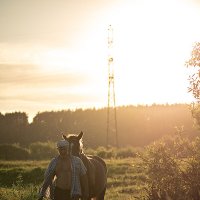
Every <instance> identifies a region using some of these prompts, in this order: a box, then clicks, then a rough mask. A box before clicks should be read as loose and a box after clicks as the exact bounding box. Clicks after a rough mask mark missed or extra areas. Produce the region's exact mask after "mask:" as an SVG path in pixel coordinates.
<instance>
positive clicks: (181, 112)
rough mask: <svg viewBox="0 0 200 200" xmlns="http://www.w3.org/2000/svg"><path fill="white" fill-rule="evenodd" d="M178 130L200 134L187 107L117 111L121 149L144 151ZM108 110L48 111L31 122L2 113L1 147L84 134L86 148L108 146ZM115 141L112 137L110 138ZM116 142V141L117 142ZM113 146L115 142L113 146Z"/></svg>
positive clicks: (156, 106) (24, 144)
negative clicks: (63, 134)
mask: <svg viewBox="0 0 200 200" xmlns="http://www.w3.org/2000/svg"><path fill="white" fill-rule="evenodd" d="M176 127H178V128H181V127H183V130H184V133H185V134H187V135H188V136H190V137H193V136H197V135H198V134H199V133H200V132H199V131H198V130H197V127H194V120H193V118H192V115H191V111H190V109H189V105H187V104H173V105H168V104H166V105H157V104H154V105H151V106H143V105H141V106H122V107H117V128H118V140H119V146H121V147H125V146H134V147H142V146H145V145H148V144H150V143H151V142H153V141H155V140H157V139H159V138H161V137H162V136H164V135H167V134H169V135H173V134H174V133H175V132H176ZM106 128H107V109H106V108H103V109H86V110H82V109H78V110H75V111H71V110H62V111H50V112H49V111H46V112H41V113H38V114H37V115H36V116H35V117H34V118H33V122H32V123H29V122H28V116H27V114H26V113H24V112H15V113H6V114H4V115H3V114H1V113H0V143H1V144H5V143H6V144H13V143H19V144H20V145H22V146H27V145H29V144H30V143H33V142H38V141H40V142H46V141H53V142H55V141H57V140H59V139H61V135H62V132H63V133H65V134H74V133H75V134H78V133H79V132H80V131H83V132H84V145H85V146H86V147H97V146H105V145H106ZM109 137H110V138H109V140H110V142H111V141H112V137H114V136H112V135H111V134H110V135H109ZM114 139H115V138H113V140H114ZM111 145H112V142H111Z"/></svg>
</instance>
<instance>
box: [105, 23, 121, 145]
mask: <svg viewBox="0 0 200 200" xmlns="http://www.w3.org/2000/svg"><path fill="white" fill-rule="evenodd" d="M113 61H114V60H113V28H112V26H111V25H109V27H108V106H107V137H106V145H107V147H108V146H109V145H114V146H116V147H119V144H118V132H117V113H116V102H115V87H114V80H115V79H114V67H113V66H114V63H113ZM113 142H114V144H113Z"/></svg>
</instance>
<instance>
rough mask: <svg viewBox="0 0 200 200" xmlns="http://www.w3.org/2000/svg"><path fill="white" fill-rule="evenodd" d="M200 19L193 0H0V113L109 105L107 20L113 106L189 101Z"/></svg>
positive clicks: (199, 35)
mask: <svg viewBox="0 0 200 200" xmlns="http://www.w3.org/2000/svg"><path fill="white" fill-rule="evenodd" d="M199 21H200V2H198V1H196V0H191V1H189V0H168V1H167V0H163V1H159V0H152V1H148V0H143V1H137V0H135V1H132V0H110V1H109V2H108V1H106V0H95V1H92V0H86V1H84V3H83V2H82V1H81V0H76V1H64V0H60V1H59V2H56V1H54V0H48V1H47V0H44V1H42V2H41V1H38V0H36V1H30V0H21V1H20V2H16V1H14V0H7V1H1V0H0V26H1V27H2V30H1V32H0V91H1V92H0V112H1V113H10V112H13V111H14V112H15V111H16V110H20V111H22V112H25V113H29V115H30V116H34V115H36V113H38V112H40V111H43V110H67V109H81V108H82V109H85V108H86V109H87V108H100V107H101V108H103V107H107V99H108V97H107V96H108V95H107V93H108V92H107V90H108V80H107V77H108V63H107V62H108V47H107V34H108V31H107V29H108V26H109V25H110V24H111V25H112V27H113V29H114V35H113V41H114V43H113V44H114V47H113V57H114V73H115V93H116V95H115V96H116V107H118V106H121V105H124V106H126V105H138V104H149V105H150V104H154V103H155V104H167V103H168V104H175V103H178V104H179V103H181V104H182V103H190V102H192V101H194V98H193V97H192V94H190V93H188V91H187V90H188V89H187V87H188V86H189V82H188V80H187V79H188V74H189V73H190V70H189V69H187V68H186V66H185V62H186V61H187V60H188V58H189V57H190V53H191V50H192V45H193V44H194V43H195V42H197V41H200V27H198V26H197V25H196V24H198V22H199ZM30 116H29V118H30ZM31 118H33V117H31ZM29 120H30V119H29Z"/></svg>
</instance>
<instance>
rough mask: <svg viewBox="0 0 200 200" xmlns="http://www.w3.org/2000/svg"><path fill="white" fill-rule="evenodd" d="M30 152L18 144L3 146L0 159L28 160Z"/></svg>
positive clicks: (0, 147)
mask: <svg viewBox="0 0 200 200" xmlns="http://www.w3.org/2000/svg"><path fill="white" fill-rule="evenodd" d="M28 158H29V151H28V150H27V149H25V148H22V147H20V146H19V145H18V144H1V145H0V159H2V160H27V159H28Z"/></svg>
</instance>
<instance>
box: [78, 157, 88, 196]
mask: <svg viewBox="0 0 200 200" xmlns="http://www.w3.org/2000/svg"><path fill="white" fill-rule="evenodd" d="M80 165H81V175H80V182H81V188H82V196H83V199H84V200H86V199H88V197H89V185H88V177H87V174H86V172H87V169H86V167H85V165H84V164H83V162H82V160H80Z"/></svg>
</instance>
